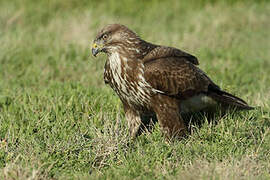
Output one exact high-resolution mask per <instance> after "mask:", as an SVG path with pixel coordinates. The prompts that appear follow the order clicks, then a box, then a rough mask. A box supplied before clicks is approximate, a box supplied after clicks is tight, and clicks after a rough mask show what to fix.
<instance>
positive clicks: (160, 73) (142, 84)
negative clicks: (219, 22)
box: [92, 24, 252, 137]
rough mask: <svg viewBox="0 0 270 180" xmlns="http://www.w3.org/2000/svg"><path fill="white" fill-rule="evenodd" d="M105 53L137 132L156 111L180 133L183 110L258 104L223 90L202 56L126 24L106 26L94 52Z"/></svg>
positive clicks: (169, 132)
mask: <svg viewBox="0 0 270 180" xmlns="http://www.w3.org/2000/svg"><path fill="white" fill-rule="evenodd" d="M99 52H105V53H106V54H107V56H108V59H107V61H106V64H105V70H104V81H105V83H108V84H109V85H110V86H111V87H112V89H113V90H114V91H115V92H116V93H117V95H118V96H119V98H120V99H121V101H122V103H123V106H124V110H125V115H126V119H127V121H128V126H129V129H130V134H131V136H132V137H135V136H136V134H137V132H138V130H139V127H140V125H141V124H142V120H141V117H142V116H144V115H147V114H156V116H157V119H158V121H159V123H160V127H161V129H162V131H163V132H164V133H165V135H166V136H167V137H175V136H177V137H180V136H182V135H184V134H185V132H186V127H185V124H184V122H183V119H182V117H181V114H183V113H190V112H196V111H201V110H203V109H207V108H211V107H215V106H217V105H218V104H221V105H223V107H228V106H234V107H236V108H238V109H252V107H250V106H248V105H247V103H246V102H245V101H243V100H242V99H240V98H238V97H236V96H233V95H231V94H229V93H227V92H225V91H222V90H221V89H220V88H219V87H218V86H217V85H216V84H215V83H213V81H212V80H211V79H210V78H209V77H208V76H207V75H206V74H205V73H204V72H203V71H202V70H200V69H199V68H198V67H197V66H196V65H198V64H199V63H198V60H197V58H196V57H194V56H192V55H190V54H188V53H186V52H183V51H181V50H179V49H176V48H173V47H165V46H159V45H154V44H151V43H148V42H146V41H144V40H142V39H140V37H139V36H137V34H135V33H134V32H133V31H131V30H130V29H128V28H127V27H126V26H123V25H119V24H112V25H108V26H106V27H104V28H103V29H102V30H101V31H100V32H99V33H98V34H97V37H96V38H95V40H94V43H93V47H92V53H93V55H94V56H96V55H97V54H98V53H99Z"/></svg>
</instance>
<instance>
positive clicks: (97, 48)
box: [92, 42, 102, 57]
mask: <svg viewBox="0 0 270 180" xmlns="http://www.w3.org/2000/svg"><path fill="white" fill-rule="evenodd" d="M101 50H102V46H101V45H98V44H97V43H95V42H94V43H93V45H92V54H93V56H95V57H96V56H97V54H98V53H99V52H100V51H101Z"/></svg>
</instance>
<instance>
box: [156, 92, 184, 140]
mask: <svg viewBox="0 0 270 180" xmlns="http://www.w3.org/2000/svg"><path fill="white" fill-rule="evenodd" d="M156 98H157V101H156V102H155V103H156V104H155V105H154V107H153V109H154V111H155V112H156V115H157V119H158V122H159V124H160V127H161V130H162V132H163V133H164V134H165V135H166V137H167V138H168V139H172V138H181V137H183V136H184V135H185V134H186V132H187V128H186V125H185V123H184V121H183V119H182V117H181V115H180V111H179V106H178V102H177V100H175V99H173V98H171V97H168V96H164V95H157V97H156ZM156 98H155V99H156ZM157 102H158V103H157Z"/></svg>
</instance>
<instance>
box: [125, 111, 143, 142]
mask: <svg viewBox="0 0 270 180" xmlns="http://www.w3.org/2000/svg"><path fill="white" fill-rule="evenodd" d="M124 110H125V117H126V120H127V122H128V128H129V134H130V136H131V138H132V139H133V138H135V137H136V136H137V134H138V131H139V128H140V126H141V123H142V122H141V117H140V114H139V112H137V111H135V110H133V109H131V108H128V107H125V108H124Z"/></svg>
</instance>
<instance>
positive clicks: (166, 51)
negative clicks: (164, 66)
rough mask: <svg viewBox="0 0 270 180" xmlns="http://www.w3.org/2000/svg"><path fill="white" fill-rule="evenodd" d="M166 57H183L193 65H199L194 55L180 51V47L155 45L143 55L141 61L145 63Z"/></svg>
mask: <svg viewBox="0 0 270 180" xmlns="http://www.w3.org/2000/svg"><path fill="white" fill-rule="evenodd" d="M167 57H178V58H184V59H185V60H186V61H189V62H191V63H192V64H194V65H199V61H198V59H197V58H196V57H195V56H193V55H191V54H188V53H186V52H184V51H181V50H180V49H176V48H173V47H166V46H157V47H155V48H154V49H153V50H151V51H150V52H149V53H148V54H147V55H146V56H145V57H144V59H143V61H144V62H145V63H146V62H150V61H153V60H156V59H160V58H167Z"/></svg>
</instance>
